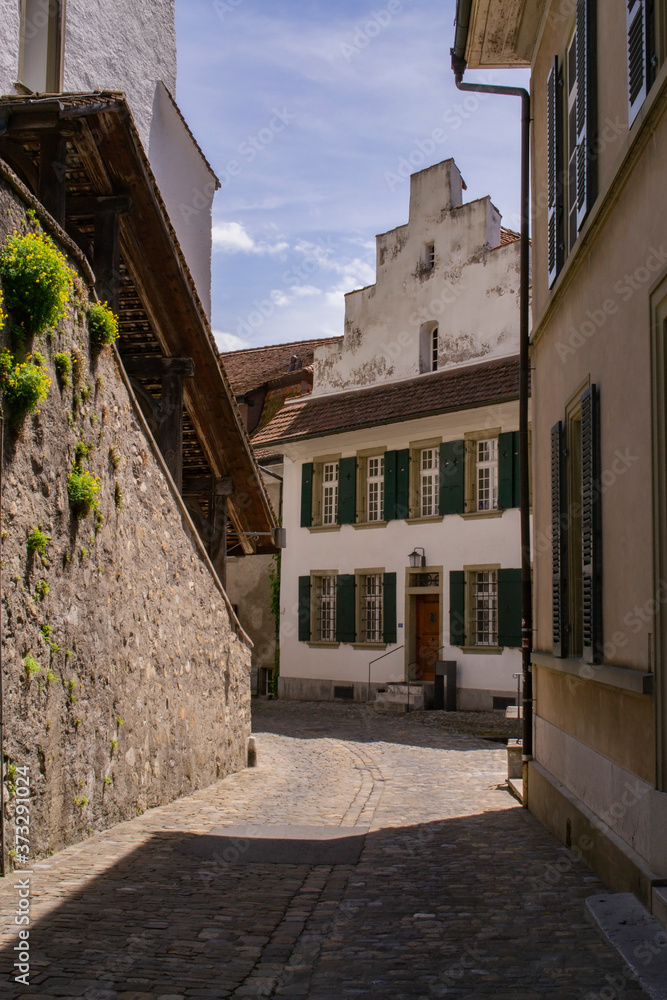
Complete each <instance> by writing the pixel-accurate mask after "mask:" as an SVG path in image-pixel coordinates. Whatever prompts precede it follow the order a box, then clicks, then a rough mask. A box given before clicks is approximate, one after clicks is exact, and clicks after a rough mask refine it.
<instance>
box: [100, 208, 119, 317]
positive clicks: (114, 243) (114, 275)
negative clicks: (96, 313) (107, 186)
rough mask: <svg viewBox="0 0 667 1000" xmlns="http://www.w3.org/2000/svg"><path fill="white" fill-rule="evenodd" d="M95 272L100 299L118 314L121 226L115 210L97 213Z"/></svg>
mask: <svg viewBox="0 0 667 1000" xmlns="http://www.w3.org/2000/svg"><path fill="white" fill-rule="evenodd" d="M93 271H94V272H95V287H96V289H97V294H98V297H99V298H100V300H101V301H102V302H107V303H108V304H109V306H110V308H111V309H112V310H113V312H114V313H117V312H118V303H119V294H120V225H119V221H118V212H117V211H115V210H114V209H111V210H110V211H106V210H104V211H99V212H96V213H95V237H94V243H93Z"/></svg>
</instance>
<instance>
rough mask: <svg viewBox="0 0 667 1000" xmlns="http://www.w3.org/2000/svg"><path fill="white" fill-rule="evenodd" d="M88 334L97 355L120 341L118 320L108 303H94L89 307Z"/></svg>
mask: <svg viewBox="0 0 667 1000" xmlns="http://www.w3.org/2000/svg"><path fill="white" fill-rule="evenodd" d="M88 334H89V336H90V346H91V348H92V350H93V353H95V354H97V353H99V352H100V351H101V350H102V348H103V347H107V346H108V345H109V344H113V342H114V340H117V339H118V318H117V317H116V316H114V314H113V313H112V311H111V309H109V306H108V305H107V304H106V302H93V303H92V304H91V305H90V306H89V307H88Z"/></svg>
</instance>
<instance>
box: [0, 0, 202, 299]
mask: <svg viewBox="0 0 667 1000" xmlns="http://www.w3.org/2000/svg"><path fill="white" fill-rule="evenodd" d="M0 19H1V23H2V46H1V47H0V93H1V94H14V93H15V94H26V93H30V92H31V91H32V92H33V93H34V94H36V95H43V94H54V93H60V92H65V93H82V92H86V93H91V92H94V91H104V90H108V91H122V92H123V93H124V94H125V96H126V98H127V101H128V104H129V106H130V109H131V112H132V117H133V119H134V122H135V125H136V127H137V130H138V132H139V135H140V137H141V141H142V144H143V146H144V149H145V150H146V152H147V153H148V157H149V160H150V164H151V168H152V170H153V173H154V174H155V178H156V180H157V183H158V187H159V189H160V193H161V195H162V197H163V199H164V201H165V204H166V207H167V211H168V213H169V218H170V219H171V222H172V224H173V226H174V229H175V230H176V234H177V236H178V241H179V243H180V246H181V249H182V251H183V254H184V256H185V258H186V260H187V263H188V266H189V268H190V271H191V273H192V276H193V278H194V280H195V284H196V286H197V291H198V293H199V297H200V299H201V301H202V304H203V306H204V309H205V311H206V313H207V315H208V316H209V317H210V312H211V206H212V203H213V196H214V194H215V191H216V190H217V188H218V187H219V182H218V180H217V178H216V176H215V174H214V173H213V169H212V167H211V166H210V164H209V163H208V161H207V160H206V157H205V156H204V154H203V153H202V151H201V149H200V147H199V145H198V144H197V142H196V140H195V138H194V136H193V135H192V133H191V131H190V129H189V128H188V125H187V123H186V121H185V119H184V118H183V116H182V115H181V113H180V111H179V110H178V107H177V105H176V103H175V99H174V95H175V93H176V26H175V0H114V2H113V3H106V2H104V0H18V2H17V0H0Z"/></svg>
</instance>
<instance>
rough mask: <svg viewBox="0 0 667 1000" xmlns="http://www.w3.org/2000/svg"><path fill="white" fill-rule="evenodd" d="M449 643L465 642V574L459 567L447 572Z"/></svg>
mask: <svg viewBox="0 0 667 1000" xmlns="http://www.w3.org/2000/svg"><path fill="white" fill-rule="evenodd" d="M449 643H450V645H451V646H465V643H466V575H465V573H464V572H463V570H459V569H455V570H451V572H450V574H449Z"/></svg>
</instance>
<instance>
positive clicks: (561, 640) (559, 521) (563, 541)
mask: <svg viewBox="0 0 667 1000" xmlns="http://www.w3.org/2000/svg"><path fill="white" fill-rule="evenodd" d="M565 502H566V497H565V434H564V430H563V425H562V423H560V421H559V422H558V423H557V424H555V425H554V426H553V427H552V428H551V566H552V577H551V608H552V629H553V638H552V645H553V654H554V656H567V654H568V641H567V640H568V629H567V622H568V615H567V601H568V597H567V586H568V580H567V533H566V528H565V524H566V521H565V513H566V511H565Z"/></svg>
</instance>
